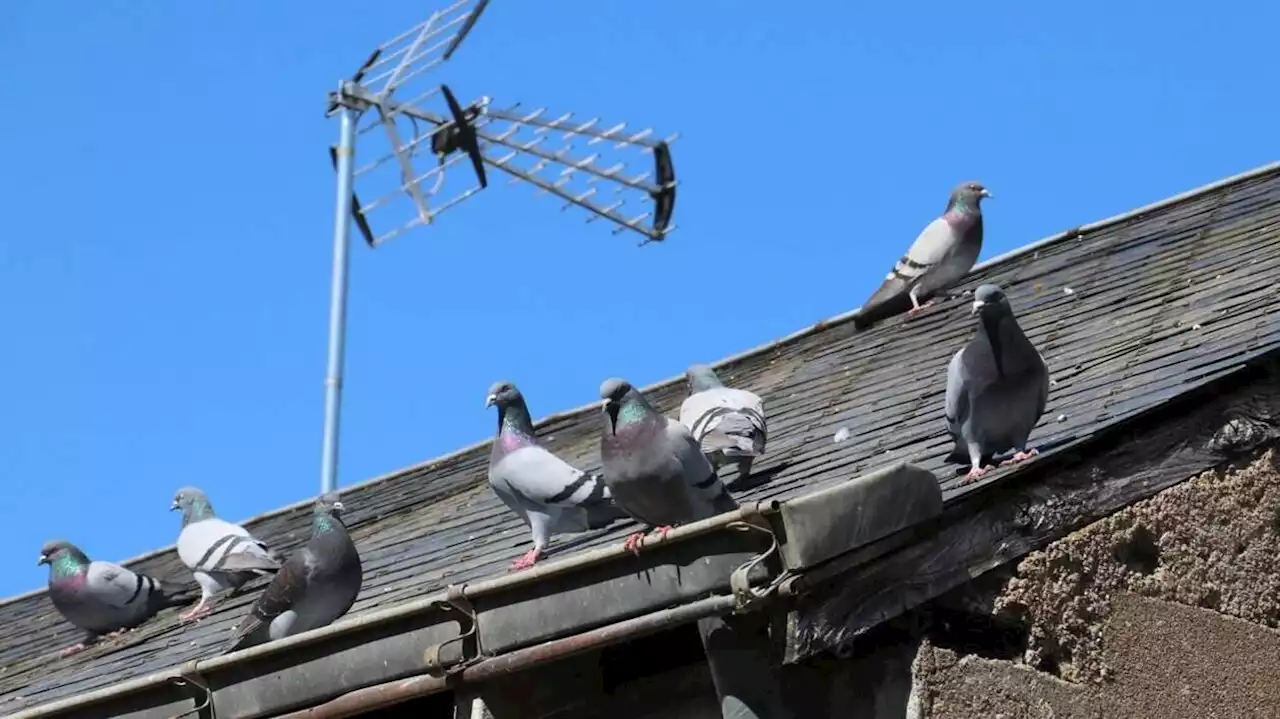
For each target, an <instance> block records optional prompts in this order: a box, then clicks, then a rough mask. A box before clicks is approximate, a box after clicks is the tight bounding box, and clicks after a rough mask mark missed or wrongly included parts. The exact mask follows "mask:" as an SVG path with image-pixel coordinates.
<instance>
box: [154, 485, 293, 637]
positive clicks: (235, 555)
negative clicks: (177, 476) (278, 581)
mask: <svg viewBox="0 0 1280 719" xmlns="http://www.w3.org/2000/svg"><path fill="white" fill-rule="evenodd" d="M169 509H170V510H171V511H172V510H177V509H180V510H182V531H181V532H180V533H179V534H178V557H180V558H181V559H182V563H183V564H185V565H187V568H188V569H190V570H191V574H192V575H193V576H195V579H196V582H198V583H199V584H200V589H201V593H200V603H199V604H197V605H196V606H194V607H192V608H191V610H190V611H187V612H184V613H183V614H182V617H181V619H182V621H192V620H194V619H197V618H199V617H202V616H205V615H207V614H209V613H210V612H212V611H213V605H212V604H211V603H210V601H209V600H210V599H212V597H213V596H214V595H215V594H217V593H218V592H221V591H223V590H226V589H230V590H232V591H233V592H234V591H237V590H239V589H240V587H241V586H242V585H243V584H244V583H245V582H248V581H249V580H250V579H253V578H254V577H256V576H262V575H266V574H271V573H272V572H275V571H277V570H278V569H280V560H279V559H278V558H277V557H276V556H275V554H273V553H272V552H271V550H269V549H267V545H266V544H263V543H262V541H260V540H258V539H254V538H253V535H251V534H249V531H248V530H247V529H245V528H244V527H241V526H240V525H238V524H232V523H231V522H228V521H225V520H223V519H219V518H218V516H217V515H216V514H214V513H213V505H212V504H211V503H210V502H209V498H208V497H207V496H206V495H205V493H204V492H202V491H200V490H199V489H197V488H195V487H183V488H182V489H179V490H178V492H177V494H175V495H174V496H173V505H172V506H170V508H169Z"/></svg>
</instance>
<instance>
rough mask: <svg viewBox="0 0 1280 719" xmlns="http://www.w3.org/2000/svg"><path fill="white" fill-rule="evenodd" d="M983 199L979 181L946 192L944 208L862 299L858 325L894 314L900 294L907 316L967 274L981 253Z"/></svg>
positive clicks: (988, 194) (986, 196) (987, 195)
mask: <svg viewBox="0 0 1280 719" xmlns="http://www.w3.org/2000/svg"><path fill="white" fill-rule="evenodd" d="M989 197H991V193H990V192H988V191H987V188H985V187H983V186H982V184H981V183H979V182H963V183H960V185H958V186H957V187H956V188H955V189H954V190H952V191H951V195H950V196H949V197H948V198H947V209H946V211H944V212H943V213H942V216H941V217H938V218H937V219H935V220H934V221H933V222H930V223H929V224H928V225H927V226H926V227H925V228H924V230H923V231H921V233H920V235H919V236H917V237H916V240H915V242H913V243H911V247H910V248H909V249H908V250H907V254H905V255H903V256H902V258H901V259H899V260H898V261H897V262H896V263H895V264H894V266H893V271H892V272H890V273H889V274H888V275H887V276H886V277H885V279H884V282H883V283H882V284H881V285H880V287H879V289H877V290H876V291H875V292H874V293H872V295H871V297H870V298H868V299H867V301H866V302H864V303H863V305H862V309H861V310H860V311H859V312H858V315H859V318H860V320H861V322H860V324H866V323H869V322H873V321H875V320H877V319H880V318H881V317H882V316H888V315H890V314H895V313H896V312H895V311H893V310H892V308H891V307H890V305H891V304H893V303H894V301H895V300H898V299H899V298H901V296H902V295H903V293H905V294H906V297H907V298H908V299H910V300H911V309H910V310H908V314H913V315H914V314H915V313H917V312H919V311H920V310H922V309H924V308H925V307H928V306H929V305H930V304H932V303H933V300H932V297H933V296H934V295H935V294H937V293H938V292H942V291H944V290H946V289H949V288H950V287H951V286H953V285H954V284H956V283H957V282H959V281H960V280H961V279H962V278H963V277H964V276H965V275H966V274H968V272H969V270H971V269H973V265H974V263H975V262H977V261H978V255H979V254H980V253H981V252H982V200H983V199H984V198H989ZM922 301H923V303H922Z"/></svg>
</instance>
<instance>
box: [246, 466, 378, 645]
mask: <svg viewBox="0 0 1280 719" xmlns="http://www.w3.org/2000/svg"><path fill="white" fill-rule="evenodd" d="M342 511H343V506H342V502H341V501H339V499H338V493H337V492H327V493H325V494H323V495H321V496H320V498H319V499H317V500H316V504H315V515H314V519H313V520H312V523H311V539H310V540H308V541H307V543H306V544H305V545H304V546H303V547H302V548H300V549H299V550H298V551H296V552H294V553H293V554H292V555H291V556H290V557H289V559H287V560H286V561H285V563H284V566H283V567H281V568H280V571H279V572H277V573H276V576H274V577H272V579H271V583H270V584H268V585H267V588H266V590H265V591H263V592H262V596H260V597H258V601H257V603H256V604H254V605H253V609H252V610H250V612H249V614H248V615H246V616H245V618H244V619H242V620H241V621H240V624H239V625H237V626H236V628H235V630H234V632H233V636H232V639H231V642H230V646H229V647H228V649H227V651H228V652H231V651H235V650H237V649H244V648H245V647H251V646H254V645H256V644H263V643H266V642H269V641H274V640H276V639H280V638H282V637H287V636H290V635H293V634H299V633H301V632H305V631H307V630H309V629H315V628H317V627H323V626H326V625H328V624H330V623H331V622H333V621H334V620H335V619H337V618H338V617H341V616H342V615H343V614H346V613H347V610H348V609H350V608H351V605H352V604H354V603H355V601H356V595H358V594H359V593H360V583H361V582H362V581H363V580H364V570H363V569H362V568H361V565H360V553H359V552H357V551H356V545H355V544H352V542H351V535H349V534H347V527H346V525H344V524H343V523H342V519H341V517H342Z"/></svg>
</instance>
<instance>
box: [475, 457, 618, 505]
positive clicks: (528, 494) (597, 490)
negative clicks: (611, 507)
mask: <svg viewBox="0 0 1280 719" xmlns="http://www.w3.org/2000/svg"><path fill="white" fill-rule="evenodd" d="M490 480H491V481H495V480H496V481H498V482H501V483H502V484H504V485H506V487H507V488H509V489H510V491H511V492H513V493H514V494H517V495H519V496H520V497H521V498H523V499H525V500H528V501H529V502H532V503H534V504H536V505H539V506H542V507H580V506H589V505H592V504H595V503H598V502H600V501H602V500H604V499H607V498H608V493H607V490H606V488H605V486H604V482H602V481H600V479H599V477H597V476H596V475H592V474H588V473H586V472H583V471H582V470H580V469H577V468H575V467H573V466H571V465H570V464H569V463H568V462H565V461H564V460H562V459H560V458H559V457H557V456H555V455H554V454H552V453H551V452H550V451H548V450H547V449H546V448H544V447H542V446H540V445H531V446H528V447H521V448H520V449H518V450H516V451H515V452H512V453H510V454H508V455H507V456H505V457H503V458H502V460H501V461H499V462H498V463H497V464H496V465H494V467H493V468H492V470H490Z"/></svg>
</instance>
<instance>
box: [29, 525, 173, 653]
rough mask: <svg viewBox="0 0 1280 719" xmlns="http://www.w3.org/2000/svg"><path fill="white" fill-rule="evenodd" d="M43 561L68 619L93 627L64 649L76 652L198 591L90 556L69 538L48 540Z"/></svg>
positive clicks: (57, 603) (56, 604) (53, 594)
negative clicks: (82, 637)
mask: <svg viewBox="0 0 1280 719" xmlns="http://www.w3.org/2000/svg"><path fill="white" fill-rule="evenodd" d="M39 564H47V565H49V599H50V600H51V601H52V602H53V606H54V608H56V609H57V610H58V613H59V614H61V615H62V616H63V618H65V619H66V620H67V621H68V622H71V623H72V624H73V625H75V626H77V627H79V628H80V629H83V630H85V631H86V632H88V636H87V637H86V638H85V640H84V641H82V642H80V643H79V644H76V645H74V646H71V647H68V648H67V649H65V650H63V653H64V654H71V653H74V652H78V651H80V650H81V649H84V648H85V647H86V646H88V645H90V644H92V643H93V642H95V641H97V640H98V639H99V638H100V637H102V636H104V635H107V636H110V635H113V634H118V633H120V632H123V631H125V630H128V629H132V628H134V627H136V626H138V625H139V624H142V623H143V622H145V621H146V620H148V619H150V618H151V617H152V616H154V615H155V613H156V612H158V611H160V610H161V609H164V608H166V607H174V606H177V605H179V604H185V603H187V602H190V601H192V600H193V599H195V592H194V590H191V589H188V588H186V587H179V586H176V585H173V584H169V583H167V582H162V581H159V580H157V579H153V578H151V577H148V576H147V575H145V574H138V573H136V572H131V571H129V570H128V569H125V568H124V567H121V566H119V565H116V564H112V563H110V562H99V561H90V560H89V557H87V556H85V553H84V552H82V551H80V549H79V548H78V547H76V546H75V545H74V544H72V543H70V542H67V541H65V540H61V539H58V540H54V541H51V542H47V543H46V544H45V545H44V546H43V547H41V549H40V562H39Z"/></svg>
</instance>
